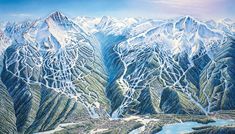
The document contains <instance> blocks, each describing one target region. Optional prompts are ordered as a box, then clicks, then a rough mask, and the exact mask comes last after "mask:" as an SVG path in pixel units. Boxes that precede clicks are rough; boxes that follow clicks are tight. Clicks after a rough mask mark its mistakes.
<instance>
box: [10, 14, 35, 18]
mask: <svg viewBox="0 0 235 134" xmlns="http://www.w3.org/2000/svg"><path fill="white" fill-rule="evenodd" d="M9 16H11V17H32V16H33V15H32V14H28V13H13V14H9Z"/></svg>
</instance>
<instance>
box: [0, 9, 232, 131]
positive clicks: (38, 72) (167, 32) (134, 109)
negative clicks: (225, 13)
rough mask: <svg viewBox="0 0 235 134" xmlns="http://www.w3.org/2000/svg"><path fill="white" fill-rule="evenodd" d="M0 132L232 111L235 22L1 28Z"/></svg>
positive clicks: (57, 16) (106, 20) (58, 19)
mask: <svg viewBox="0 0 235 134" xmlns="http://www.w3.org/2000/svg"><path fill="white" fill-rule="evenodd" d="M0 26H1V31H0V54H1V56H0V70H1V81H0V102H1V103H0V129H1V131H2V132H3V133H33V132H39V131H45V130H50V129H53V128H55V127H56V126H58V125H59V124H60V123H61V122H63V121H65V120H73V119H75V118H82V117H87V118H90V117H91V118H113V119H116V118H120V117H123V116H125V115H136V114H137V115H144V114H158V113H166V114H168V113H169V114H196V115H198V114H199V115H201V114H204V115H207V114H209V113H211V112H215V111H220V110H233V109H234V110H235V40H234V36H235V23H234V22H233V21H232V20H230V19H224V20H221V21H218V22H217V21H214V20H210V21H201V20H198V19H195V18H193V17H191V16H183V17H178V18H174V19H168V20H158V19H145V18H125V19H117V18H113V17H107V16H104V17H102V18H92V17H77V18H74V19H70V18H68V17H66V16H65V15H63V14H62V13H60V12H55V13H52V14H51V15H49V16H48V17H47V18H43V19H38V20H34V21H24V22H8V23H6V24H4V25H3V24H1V25H0Z"/></svg>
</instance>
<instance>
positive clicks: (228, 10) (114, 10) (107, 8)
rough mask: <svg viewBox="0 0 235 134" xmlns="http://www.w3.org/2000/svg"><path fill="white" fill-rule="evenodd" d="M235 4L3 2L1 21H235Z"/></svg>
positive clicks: (222, 0) (230, 0) (219, 0)
mask: <svg viewBox="0 0 235 134" xmlns="http://www.w3.org/2000/svg"><path fill="white" fill-rule="evenodd" d="M233 5H235V1H234V0H197V1H190V0H168V1H166V0H148V1H147V0H118V1H115V0H67V1H66V0H40V1H37V0H21V1H19V0H11V1H9V0H0V13H1V16H0V20H1V21H12V20H13V21H17V20H24V19H36V18H41V17H45V16H47V15H49V14H50V13H52V12H55V11H60V12H62V13H63V14H65V15H67V16H69V17H76V16H89V17H101V16H113V17H120V18H123V17H145V18H171V17H177V16H185V15H190V16H193V17H196V18H204V19H208V20H209V19H222V18H230V19H235V15H234V13H235V8H233Z"/></svg>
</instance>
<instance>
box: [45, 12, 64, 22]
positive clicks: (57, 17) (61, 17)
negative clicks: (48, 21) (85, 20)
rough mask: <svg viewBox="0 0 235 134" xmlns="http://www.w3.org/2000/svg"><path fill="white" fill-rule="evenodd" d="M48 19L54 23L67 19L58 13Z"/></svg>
mask: <svg viewBox="0 0 235 134" xmlns="http://www.w3.org/2000/svg"><path fill="white" fill-rule="evenodd" d="M48 18H52V19H53V20H54V21H63V20H68V18H67V17H66V16H65V15H63V14H62V13H61V12H59V11H56V12H54V13H52V14H51V15H49V17H48Z"/></svg>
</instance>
